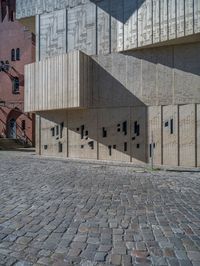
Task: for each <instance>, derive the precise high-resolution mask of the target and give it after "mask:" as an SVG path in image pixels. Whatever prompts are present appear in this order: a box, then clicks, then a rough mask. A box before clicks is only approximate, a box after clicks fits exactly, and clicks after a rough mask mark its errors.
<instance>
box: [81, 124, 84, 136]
mask: <svg viewBox="0 0 200 266" xmlns="http://www.w3.org/2000/svg"><path fill="white" fill-rule="evenodd" d="M84 129H85V126H84V125H82V126H81V139H83V138H84Z"/></svg>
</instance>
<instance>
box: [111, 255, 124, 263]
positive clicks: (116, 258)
mask: <svg viewBox="0 0 200 266" xmlns="http://www.w3.org/2000/svg"><path fill="white" fill-rule="evenodd" d="M121 260H122V256H121V255H118V254H112V255H111V258H110V263H111V264H113V265H121Z"/></svg>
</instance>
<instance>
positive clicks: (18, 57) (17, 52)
mask: <svg viewBox="0 0 200 266" xmlns="http://www.w3.org/2000/svg"><path fill="white" fill-rule="evenodd" d="M16 60H17V61H19V60H20V49H19V48H17V49H16Z"/></svg>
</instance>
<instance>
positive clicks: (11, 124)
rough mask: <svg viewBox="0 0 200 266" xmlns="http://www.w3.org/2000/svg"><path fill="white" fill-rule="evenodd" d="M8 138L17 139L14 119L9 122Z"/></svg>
mask: <svg viewBox="0 0 200 266" xmlns="http://www.w3.org/2000/svg"><path fill="white" fill-rule="evenodd" d="M8 138H10V139H16V120H15V119H14V118H12V119H11V120H10V121H9V130H8Z"/></svg>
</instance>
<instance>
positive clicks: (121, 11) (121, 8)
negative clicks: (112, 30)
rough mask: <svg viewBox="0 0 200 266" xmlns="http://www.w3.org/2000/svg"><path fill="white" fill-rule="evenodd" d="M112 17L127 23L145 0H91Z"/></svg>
mask: <svg viewBox="0 0 200 266" xmlns="http://www.w3.org/2000/svg"><path fill="white" fill-rule="evenodd" d="M90 1H91V2H92V3H94V4H95V5H96V6H97V7H98V8H100V9H102V10H104V11H105V12H106V13H107V14H109V15H110V16H111V17H113V18H115V19H116V20H118V21H120V22H121V23H123V24H125V23H126V22H127V21H128V20H129V18H130V17H131V16H132V15H133V14H134V13H135V12H137V10H138V8H140V6H141V5H142V4H143V3H144V2H145V0H140V1H139V0H138V1H137V0H118V1H117V4H116V0H90Z"/></svg>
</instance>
